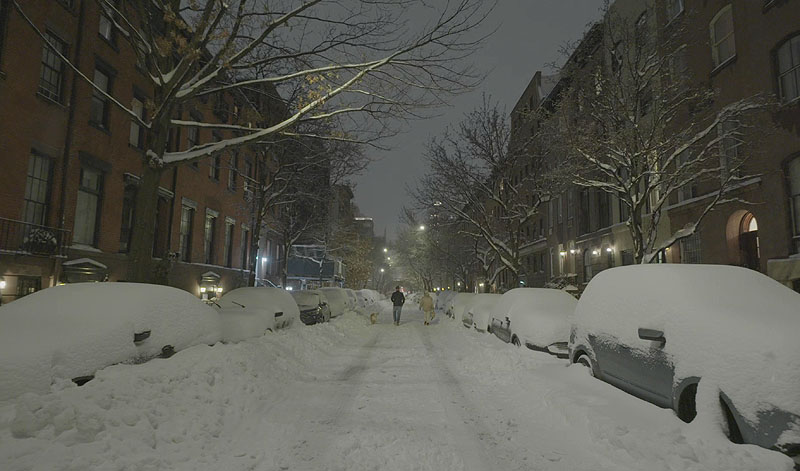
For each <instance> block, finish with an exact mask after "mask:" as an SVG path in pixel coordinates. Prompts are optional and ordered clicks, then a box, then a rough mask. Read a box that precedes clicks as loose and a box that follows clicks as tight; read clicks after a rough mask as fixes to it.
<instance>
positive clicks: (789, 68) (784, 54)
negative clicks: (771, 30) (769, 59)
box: [778, 34, 800, 103]
mask: <svg viewBox="0 0 800 471" xmlns="http://www.w3.org/2000/svg"><path fill="white" fill-rule="evenodd" d="M778 96H779V97H780V99H781V102H783V103H789V102H790V101H794V100H796V99H797V98H798V97H800V34H798V35H797V36H795V37H793V38H792V39H789V40H788V41H786V42H785V43H783V45H782V46H781V47H779V48H778Z"/></svg>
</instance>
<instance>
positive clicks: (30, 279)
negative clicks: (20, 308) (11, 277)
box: [17, 276, 42, 298]
mask: <svg viewBox="0 0 800 471" xmlns="http://www.w3.org/2000/svg"><path fill="white" fill-rule="evenodd" d="M40 289H42V279H41V277H38V276H18V277H17V298H21V297H23V296H27V295H29V294H33V293H35V292H37V291H39V290H40Z"/></svg>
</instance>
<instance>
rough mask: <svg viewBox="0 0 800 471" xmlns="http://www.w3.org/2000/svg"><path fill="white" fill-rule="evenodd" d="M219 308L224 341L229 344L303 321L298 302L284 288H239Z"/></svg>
mask: <svg viewBox="0 0 800 471" xmlns="http://www.w3.org/2000/svg"><path fill="white" fill-rule="evenodd" d="M217 306H218V309H219V313H220V317H221V319H222V339H223V340H224V341H226V342H238V341H241V340H244V339H247V338H251V337H258V336H261V335H264V332H266V331H267V330H276V329H281V328H284V327H289V326H291V325H292V324H293V323H294V322H295V321H296V320H297V319H298V318H299V317H300V309H299V308H298V307H297V303H296V302H295V300H294V298H293V297H292V295H291V294H289V292H288V291H286V290H284V289H281V288H263V287H258V288H255V287H250V288H237V289H235V290H232V291H228V292H227V293H225V295H224V296H222V298H221V299H219V300H218V301H217Z"/></svg>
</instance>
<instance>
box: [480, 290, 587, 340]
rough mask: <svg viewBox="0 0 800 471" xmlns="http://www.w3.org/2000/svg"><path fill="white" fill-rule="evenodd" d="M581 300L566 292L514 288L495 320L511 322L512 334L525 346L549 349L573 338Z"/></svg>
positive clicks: (498, 308)
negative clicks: (507, 319)
mask: <svg viewBox="0 0 800 471" xmlns="http://www.w3.org/2000/svg"><path fill="white" fill-rule="evenodd" d="M577 305H578V300H577V299H575V298H574V297H573V296H570V295H569V294H567V293H566V292H564V291H562V290H557V289H547V288H514V289H512V290H510V291H508V292H506V293H504V294H503V296H502V297H501V298H500V301H498V303H497V304H496V305H495V306H494V308H493V309H492V317H493V318H494V319H498V320H500V321H503V320H505V318H506V317H508V318H509V320H510V321H511V333H512V334H516V335H517V337H519V338H520V340H522V342H523V343H525V342H527V343H530V344H532V345H535V346H537V347H542V348H544V347H547V346H548V345H550V344H553V343H556V342H566V341H567V340H568V339H569V331H570V324H571V322H572V317H573V316H574V314H575V307H576V306H577Z"/></svg>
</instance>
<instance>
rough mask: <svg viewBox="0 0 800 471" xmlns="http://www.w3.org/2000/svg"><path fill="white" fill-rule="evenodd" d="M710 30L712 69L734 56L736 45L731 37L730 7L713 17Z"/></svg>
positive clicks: (731, 12)
mask: <svg viewBox="0 0 800 471" xmlns="http://www.w3.org/2000/svg"><path fill="white" fill-rule="evenodd" d="M710 29H711V58H712V60H713V61H714V67H718V66H720V65H722V64H724V63H725V62H726V61H727V60H729V59H731V58H733V56H735V55H736V43H735V41H734V36H733V9H732V8H731V5H727V6H725V7H723V8H722V9H721V10H720V11H719V13H717V14H716V16H714V19H712V20H711V24H710Z"/></svg>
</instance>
